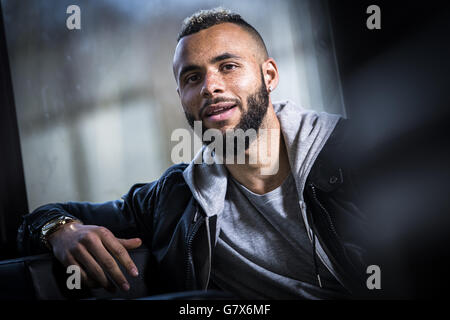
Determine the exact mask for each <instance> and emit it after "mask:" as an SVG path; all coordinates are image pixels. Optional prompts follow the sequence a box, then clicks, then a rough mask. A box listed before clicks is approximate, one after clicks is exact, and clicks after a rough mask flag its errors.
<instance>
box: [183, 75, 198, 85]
mask: <svg viewBox="0 0 450 320" xmlns="http://www.w3.org/2000/svg"><path fill="white" fill-rule="evenodd" d="M198 79H199V77H198V75H196V74H193V75H191V76H188V77H187V78H186V83H191V82H195V81H197V80H198Z"/></svg>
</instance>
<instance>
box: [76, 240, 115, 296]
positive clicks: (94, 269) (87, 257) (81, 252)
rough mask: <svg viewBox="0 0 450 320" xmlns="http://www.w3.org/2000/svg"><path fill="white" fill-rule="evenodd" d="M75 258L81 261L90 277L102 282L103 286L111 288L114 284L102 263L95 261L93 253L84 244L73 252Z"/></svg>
mask: <svg viewBox="0 0 450 320" xmlns="http://www.w3.org/2000/svg"><path fill="white" fill-rule="evenodd" d="M72 254H73V256H74V258H75V259H76V260H77V262H79V263H80V264H81V265H82V266H83V267H84V269H85V271H86V274H87V275H88V277H90V278H92V279H95V280H96V281H98V283H100V285H101V286H102V287H104V288H105V289H109V288H111V287H113V284H112V283H111V282H110V281H109V280H108V278H107V277H106V275H105V273H104V272H103V269H102V268H101V267H100V265H99V264H98V263H97V261H95V259H94V258H93V257H92V255H91V254H90V253H89V252H88V251H87V250H86V248H84V246H80V248H79V249H78V251H76V252H73V253H72Z"/></svg>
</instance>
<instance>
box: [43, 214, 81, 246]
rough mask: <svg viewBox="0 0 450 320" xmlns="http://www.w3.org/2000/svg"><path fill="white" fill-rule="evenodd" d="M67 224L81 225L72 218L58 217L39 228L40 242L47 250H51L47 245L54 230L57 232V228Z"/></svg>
mask: <svg viewBox="0 0 450 320" xmlns="http://www.w3.org/2000/svg"><path fill="white" fill-rule="evenodd" d="M69 222H78V223H82V222H81V221H80V220H78V219H74V218H71V217H67V216H60V217H58V218H55V219H53V220H50V221H49V222H47V223H46V224H44V226H43V227H42V228H41V241H42V243H43V244H44V245H45V246H46V247H47V248H49V249H50V250H51V249H52V248H51V246H50V244H49V243H48V237H49V236H50V235H51V234H52V233H54V232H55V231H56V230H58V229H59V227H61V226H63V225H65V224H66V223H69Z"/></svg>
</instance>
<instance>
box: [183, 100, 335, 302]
mask: <svg viewBox="0 0 450 320" xmlns="http://www.w3.org/2000/svg"><path fill="white" fill-rule="evenodd" d="M273 106H274V110H275V113H276V115H277V117H278V119H279V121H280V126H281V132H282V135H283V138H284V141H285V144H286V148H287V151H288V158H289V164H290V167H291V174H290V175H289V176H288V178H287V179H286V180H285V181H284V182H283V184H282V185H281V186H280V187H279V188H277V189H275V190H273V191H271V192H269V193H268V194H265V195H261V196H260V195H256V194H253V193H252V192H251V191H250V190H248V189H246V188H245V187H244V186H242V185H240V184H239V183H238V182H237V181H236V180H235V179H233V177H231V175H230V174H229V173H228V171H227V169H226V167H225V166H224V165H223V164H217V163H214V164H206V163H204V162H203V163H202V161H199V158H200V159H201V158H204V157H205V155H204V152H205V150H206V148H205V147H204V148H202V150H200V151H199V153H198V154H197V155H196V156H195V158H194V160H193V161H192V162H191V163H190V165H189V166H188V167H187V168H186V169H185V171H184V173H183V175H184V178H185V180H186V182H187V184H188V186H189V188H190V189H191V191H192V194H193V196H194V198H195V199H196V200H197V201H198V203H199V205H200V206H201V207H202V208H203V210H204V212H205V214H206V216H207V217H206V218H207V221H208V218H210V217H213V216H217V227H216V235H215V240H216V241H215V248H211V250H212V251H213V252H214V255H213V256H212V262H211V261H210V263H212V268H211V270H212V271H211V275H210V277H211V281H210V287H213V288H220V289H223V290H226V291H230V292H231V293H233V294H235V295H236V296H238V297H241V298H251V299H269V298H275V299H291V298H294V299H295V298H306V299H328V298H340V297H342V294H343V292H344V289H343V287H342V286H341V285H340V283H339V278H338V276H337V275H336V273H335V271H334V270H333V267H332V265H331V263H330V261H329V259H328V258H327V256H326V254H325V252H324V251H323V249H322V247H321V245H320V243H319V242H318V240H317V238H315V240H316V245H315V247H316V253H317V256H318V257H319V258H320V266H319V273H320V277H321V278H320V277H319V278H318V281H316V278H315V276H317V275H314V274H313V272H314V270H313V268H312V267H311V264H312V259H313V256H314V254H313V252H312V245H311V243H312V241H313V239H314V238H313V237H315V235H314V234H313V233H312V229H311V228H310V227H309V223H308V221H307V216H306V206H305V203H304V200H303V189H304V186H305V183H306V179H307V177H308V174H309V172H310V170H311V168H312V166H313V164H314V161H315V159H316V158H317V156H318V154H319V153H320V151H321V150H322V147H323V146H324V144H325V143H326V141H327V139H328V138H329V136H330V135H331V133H332V132H333V130H334V128H335V126H336V124H337V122H338V121H339V116H338V115H333V114H328V113H324V112H322V113H318V112H315V111H312V110H307V109H304V108H301V107H298V106H296V105H295V104H294V103H292V102H290V101H285V102H280V103H274V104H273ZM308 252H309V253H308ZM315 271H316V272H317V270H315Z"/></svg>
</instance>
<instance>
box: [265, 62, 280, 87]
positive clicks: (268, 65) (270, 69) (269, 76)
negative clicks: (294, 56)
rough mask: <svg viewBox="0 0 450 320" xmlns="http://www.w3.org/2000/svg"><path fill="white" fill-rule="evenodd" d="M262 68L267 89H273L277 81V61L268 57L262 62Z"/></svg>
mask: <svg viewBox="0 0 450 320" xmlns="http://www.w3.org/2000/svg"><path fill="white" fill-rule="evenodd" d="M262 70H263V75H264V81H265V83H266V88H267V90H269V92H271V91H274V90H275V88H276V87H277V86H278V81H279V75H278V66H277V63H276V62H275V60H274V59H273V58H269V59H267V60H266V61H265V62H264V63H263V65H262Z"/></svg>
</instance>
